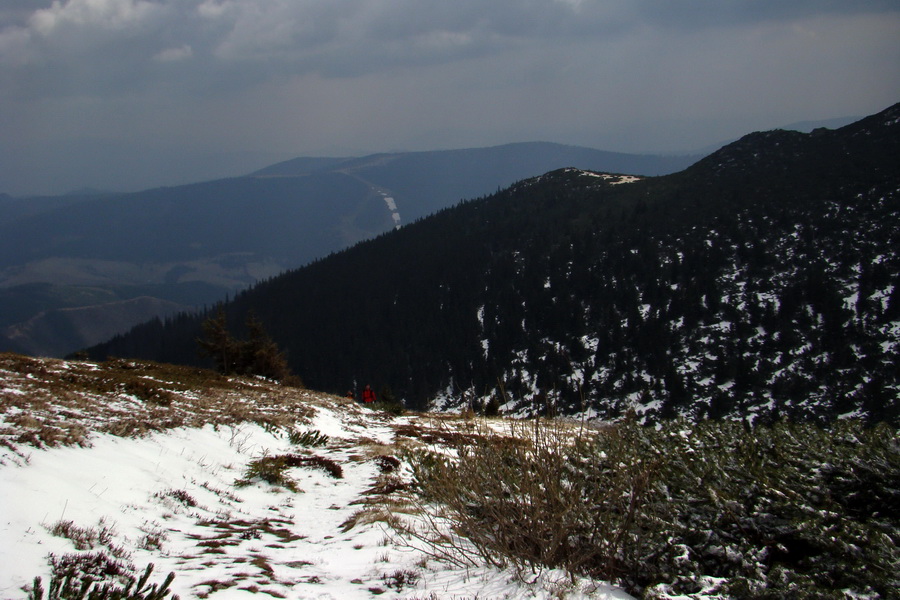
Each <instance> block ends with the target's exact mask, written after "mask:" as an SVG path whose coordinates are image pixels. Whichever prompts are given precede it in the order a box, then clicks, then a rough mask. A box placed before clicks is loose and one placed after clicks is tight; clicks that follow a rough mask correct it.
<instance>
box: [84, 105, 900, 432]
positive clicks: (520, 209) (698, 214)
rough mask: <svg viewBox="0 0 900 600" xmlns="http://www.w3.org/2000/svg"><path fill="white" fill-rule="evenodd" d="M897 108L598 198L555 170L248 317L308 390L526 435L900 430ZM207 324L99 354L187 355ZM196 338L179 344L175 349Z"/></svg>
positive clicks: (319, 265)
mask: <svg viewBox="0 0 900 600" xmlns="http://www.w3.org/2000/svg"><path fill="white" fill-rule="evenodd" d="M898 110H900V109H898V107H897V106H894V107H891V108H889V109H887V110H885V111H883V112H882V113H879V114H878V115H873V116H872V117H868V118H866V119H863V120H861V121H859V122H857V123H855V124H851V125H848V126H846V127H843V128H841V129H839V130H834V131H817V132H813V133H809V134H803V133H797V132H782V131H775V132H761V133H755V134H750V135H748V136H745V137H744V138H742V139H741V140H738V141H737V142H734V143H733V144H730V145H728V146H726V147H724V148H723V149H721V150H720V151H719V152H716V153H714V154H712V155H710V156H709V157H706V158H704V159H702V160H701V161H699V162H698V163H696V164H695V165H693V166H691V167H689V168H687V169H685V170H684V171H681V172H678V173H675V174H672V175H668V176H661V177H650V178H645V179H642V180H640V181H635V182H633V183H629V184H627V185H610V184H609V183H608V182H605V181H603V180H601V179H600V178H598V177H596V176H593V175H587V174H584V173H583V172H580V171H573V170H567V169H562V170H557V171H552V172H550V173H547V174H545V175H542V176H540V177H537V178H532V179H528V180H525V181H522V182H519V183H518V184H516V185H513V186H511V187H509V188H507V189H506V190H501V191H499V192H497V193H496V194H493V195H491V196H489V197H485V198H482V199H477V200H471V201H468V202H464V203H461V204H459V205H458V206H456V207H453V208H448V209H444V210H442V211H440V212H438V213H437V214H435V215H433V216H432V217H430V218H428V219H424V220H422V221H419V222H417V223H416V224H415V225H414V226H410V227H406V228H403V229H401V230H399V231H396V232H393V233H391V234H385V235H382V236H379V237H378V238H376V239H375V240H372V241H370V242H366V243H365V244H362V245H360V246H356V247H353V248H351V249H349V250H346V251H343V252H341V253H339V254H337V255H334V256H332V257H329V258H328V259H325V260H322V261H317V262H316V263H313V264H311V265H309V266H308V267H306V268H303V269H299V270H296V271H292V272H290V273H288V274H285V275H283V276H281V277H278V278H275V279H272V280H269V281H266V282H263V283H261V284H259V285H257V286H256V287H254V288H253V289H251V290H249V291H247V292H244V293H242V294H239V295H238V296H237V297H236V298H235V299H234V300H233V301H232V302H230V303H228V304H227V305H226V310H227V311H228V313H229V317H230V318H231V320H232V323H234V324H235V326H237V324H238V323H240V322H241V321H242V320H243V318H244V317H245V316H246V315H247V314H248V312H249V311H251V310H252V311H253V312H254V313H256V314H257V315H258V316H259V317H260V318H261V319H262V320H263V322H264V323H265V324H266V326H267V327H268V328H269V329H270V331H272V334H273V337H274V338H275V339H276V341H277V342H278V343H279V344H281V345H282V347H284V348H285V349H286V352H287V354H288V357H289V361H290V362H291V364H292V366H293V367H294V369H295V370H296V371H297V372H298V373H299V374H300V375H301V376H302V377H303V378H304V379H305V380H307V381H309V383H310V384H311V385H314V386H315V387H317V388H319V389H326V390H332V391H335V392H337V391H339V390H342V389H345V388H346V387H349V386H351V385H353V383H354V382H356V383H359V384H361V383H362V382H372V383H378V385H379V386H384V387H385V388H388V389H389V390H390V391H391V393H393V394H396V395H397V397H399V398H403V399H405V400H407V401H408V402H409V403H410V404H411V405H412V406H416V407H422V406H455V405H458V404H459V403H460V402H474V403H483V402H486V401H487V399H489V398H490V397H492V396H497V395H500V396H502V397H503V400H504V401H505V402H502V404H507V405H508V406H509V407H510V409H511V410H514V411H517V412H518V413H521V414H536V413H545V412H567V413H571V412H581V413H586V414H591V415H596V416H602V417H607V418H609V417H614V416H616V415H621V414H622V413H624V412H626V411H629V410H636V411H638V413H639V414H642V415H643V416H644V417H645V418H648V419H654V418H660V417H667V416H673V415H676V414H680V415H684V416H688V417H691V418H703V417H708V416H713V417H716V416H731V417H740V418H750V419H764V420H765V419H777V418H779V417H780V416H791V417H795V418H803V419H830V418H835V417H837V416H838V415H842V414H858V415H863V416H866V418H871V419H874V420H877V419H887V420H891V421H893V420H896V419H897V418H898V405H897V404H898V403H897V401H896V390H897V389H898V381H897V374H896V373H895V372H894V369H893V365H895V364H896V359H897V356H896V355H897V352H898V349H900V338H898V336H900V324H898V321H897V319H898V318H900V256H898V253H897V251H896V248H900V231H898V225H897V223H898V219H897V212H898V207H897V205H898V202H900V198H898V189H900V160H898V155H900V153H898V149H900V135H898V130H897V127H896V125H897V117H896V115H897V112H898ZM200 319H201V317H195V318H193V320H192V318H185V319H184V320H182V321H180V322H179V323H178V326H179V327H181V328H182V329H181V330H179V329H178V327H176V326H175V324H165V323H157V324H155V325H152V324H151V325H148V326H146V327H144V328H143V329H141V330H140V331H135V332H134V333H133V335H132V336H130V337H127V338H126V337H123V338H119V339H117V340H114V341H111V342H110V343H109V344H107V345H105V346H103V347H101V348H96V349H94V350H93V353H94V356H95V357H102V356H103V354H104V353H113V354H116V353H122V354H124V355H129V353H136V354H135V355H137V356H141V354H140V353H139V352H138V344H137V340H138V339H139V338H140V337H141V336H146V340H147V342H148V344H149V345H150V346H148V347H159V345H160V344H161V343H162V340H166V342H165V343H166V344H167V345H168V347H170V348H172V347H175V346H178V342H177V340H181V342H180V343H181V344H183V345H184V346H185V347H184V349H183V350H182V353H181V356H179V357H175V356H174V354H170V355H153V356H146V355H143V356H145V357H148V358H156V359H162V360H176V361H178V360H183V361H189V360H191V359H190V358H188V357H187V354H188V353H189V350H188V349H187V347H186V346H187V345H189V344H190V343H191V342H190V340H193V339H194V338H196V336H197V335H198V331H199V329H198V328H199V321H200ZM189 332H190V333H189Z"/></svg>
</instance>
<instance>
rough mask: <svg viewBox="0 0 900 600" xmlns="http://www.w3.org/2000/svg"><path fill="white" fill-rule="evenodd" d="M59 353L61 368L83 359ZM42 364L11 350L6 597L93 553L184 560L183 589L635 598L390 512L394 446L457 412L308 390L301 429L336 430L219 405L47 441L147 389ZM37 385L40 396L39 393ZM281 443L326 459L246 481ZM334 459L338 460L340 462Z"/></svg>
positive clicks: (3, 566) (2, 519) (159, 562)
mask: <svg viewBox="0 0 900 600" xmlns="http://www.w3.org/2000/svg"><path fill="white" fill-rule="evenodd" d="M47 364H48V365H50V367H49V368H48V370H49V371H52V372H53V373H55V375H54V377H56V376H57V375H58V376H60V377H63V378H64V377H66V376H67V374H66V371H67V370H68V369H72V368H73V367H72V366H71V363H63V362H60V361H54V362H52V363H47ZM79 368H83V369H85V370H88V369H90V368H91V367H88V366H87V365H86V364H85V365H83V366H82V367H79ZM44 376H46V375H44ZM68 376H69V377H70V379H71V378H72V377H74V376H72V375H68ZM95 376H96V377H101V376H102V374H100V373H98V374H96V375H95ZM40 377H41V376H40V375H36V374H34V373H28V374H25V375H22V374H21V373H18V372H17V373H13V372H12V371H10V370H4V369H3V367H2V365H0V409H2V412H0V432H2V433H3V434H4V435H3V436H2V443H3V445H2V447H0V451H2V454H0V458H2V461H0V462H2V464H0V490H2V494H0V515H2V516H0V597H2V598H24V597H25V595H26V589H27V587H28V586H29V585H30V584H31V583H32V580H33V578H34V577H35V576H38V575H39V576H41V577H42V579H43V581H44V585H45V587H46V583H47V581H48V580H49V574H50V558H51V557H55V559H56V560H61V559H63V557H65V556H66V555H72V554H82V555H84V554H91V553H93V554H95V555H103V556H105V557H107V558H106V560H108V561H118V562H119V563H120V565H124V566H125V567H126V568H130V569H133V570H134V571H135V572H136V573H138V574H140V573H142V572H143V571H144V569H145V567H146V565H147V564H150V563H153V564H154V565H155V570H154V575H153V576H152V578H151V582H152V583H160V582H162V580H163V579H164V577H165V575H166V574H168V573H169V572H174V573H175V579H174V581H173V583H172V586H171V590H172V592H174V593H175V594H177V595H179V596H180V597H181V598H206V597H213V598H217V599H227V598H238V597H250V595H255V594H259V593H263V594H266V595H268V596H273V597H276V598H321V599H328V598H334V599H353V598H373V597H379V596H382V595H383V597H388V598H406V599H431V600H441V599H463V598H466V599H469V598H479V599H494V598H535V599H550V598H568V599H573V600H577V599H587V598H596V599H625V598H630V596H628V595H627V594H625V593H624V592H623V591H621V590H619V589H617V588H614V587H611V586H608V585H606V584H604V583H603V582H591V581H586V580H581V581H576V582H574V583H573V582H572V581H571V580H570V579H569V578H568V577H567V576H565V575H564V574H562V573H559V572H544V573H541V574H540V575H539V576H537V575H531V576H521V575H517V574H516V573H515V572H513V571H511V570H510V571H504V570H498V569H493V568H487V567H484V568H469V569H460V568H455V567H452V566H449V565H447V564H445V563H441V562H438V561H435V560H432V559H430V558H429V556H428V555H427V553H426V552H423V551H422V550H421V549H416V548H413V547H412V546H411V545H410V544H409V543H407V542H404V541H403V539H402V538H401V537H399V536H398V535H397V534H396V533H395V531H394V530H393V529H391V528H390V527H389V526H388V525H387V524H386V521H388V520H389V519H388V518H387V517H383V516H382V517H379V515H383V514H384V512H383V510H382V509H383V507H384V506H389V505H390V503H389V502H387V501H386V494H387V493H388V492H386V491H385V486H384V485H379V484H384V482H385V481H386V480H388V479H392V480H394V481H396V480H402V479H403V478H404V477H406V476H408V470H407V468H406V466H405V465H404V464H402V463H399V464H397V463H396V461H393V460H386V459H385V458H384V457H385V456H400V457H402V453H400V452H398V449H399V448H400V447H401V446H402V445H404V444H413V443H422V442H421V440H415V439H412V438H410V437H404V436H408V435H409V432H410V431H412V430H417V431H425V430H428V429H442V430H446V428H447V427H453V426H455V425H453V424H452V422H453V421H452V420H450V419H447V418H446V417H429V416H427V415H410V416H402V417H388V416H386V415H383V414H381V413H376V412H372V411H368V410H366V409H364V408H362V407H360V406H358V405H356V404H354V403H352V402H348V401H344V402H341V401H340V399H337V398H334V397H331V396H326V395H316V394H312V393H309V392H304V394H305V396H304V398H305V404H304V406H305V408H306V409H307V410H305V411H304V414H303V418H302V419H298V421H297V426H296V427H295V428H293V431H295V432H297V433H303V432H319V433H320V434H323V435H324V436H327V442H326V443H325V444H324V445H321V446H313V447H303V446H298V445H297V444H295V443H292V441H291V439H290V438H289V436H288V435H287V430H286V429H284V428H278V427H273V426H271V425H265V424H259V423H258V422H252V421H241V420H239V419H235V420H232V421H231V422H228V423H220V422H217V421H216V420H215V419H209V422H207V423H205V424H204V423H202V422H197V423H194V422H191V423H190V424H189V425H187V426H178V427H174V428H160V429H159V430H156V431H151V432H150V433H145V434H143V435H140V436H137V437H132V436H116V435H113V434H111V433H98V432H96V431H95V432H90V431H88V432H87V433H86V434H85V438H84V440H82V442H81V445H77V444H76V445H56V446H54V447H47V446H46V445H45V444H37V446H41V447H36V446H35V445H33V444H31V445H29V444H27V443H23V440H25V441H27V439H29V438H28V437H27V436H25V437H23V436H22V433H23V430H24V429H28V428H29V427H30V428H31V429H32V430H34V429H35V428H38V427H49V426H54V427H56V426H60V423H61V421H65V420H66V419H70V420H73V421H78V422H86V419H89V418H93V419H94V420H95V422H99V421H97V420H96V419H97V416H98V415H97V414H96V413H97V412H98V411H107V410H108V411H111V412H110V414H113V413H116V414H120V413H123V412H125V413H127V412H128V411H129V406H132V407H134V406H137V401H136V399H135V398H134V397H129V396H127V395H121V394H120V395H118V396H117V395H116V394H114V393H113V394H106V396H102V395H100V396H98V397H97V398H94V399H93V400H98V401H102V402H98V403H95V404H92V405H90V406H89V407H84V406H82V405H79V406H75V404H78V403H75V402H74V401H71V402H70V403H71V404H72V406H71V407H70V408H69V409H66V408H65V406H66V404H67V401H66V400H65V398H71V393H70V392H71V390H68V391H66V392H65V393H63V392H59V393H58V394H56V396H55V397H54V398H55V400H54V399H53V398H49V399H48V397H46V396H41V395H40V394H37V393H36V392H35V390H37V389H40V388H41V384H40V382H39V381H38V380H39V379H40ZM50 387H52V386H50ZM260 387H261V388H262V392H261V393H263V394H266V393H271V390H268V388H266V387H265V386H262V385H261V386H260ZM248 393H249V392H248ZM173 394H174V392H173ZM29 397H30V398H32V399H35V398H36V399H37V400H35V403H34V404H33V405H32V406H31V407H29V404H28V403H29ZM173 397H175V398H176V400H175V401H174V402H172V404H170V405H169V406H168V407H167V410H176V406H177V405H179V403H180V401H181V400H184V402H196V401H197V397H196V392H187V391H184V390H181V391H179V392H177V394H175V396H173ZM255 400H258V398H255ZM144 404H146V403H144ZM233 404H234V402H233V403H232V405H230V406H229V410H231V411H232V412H234V411H235V410H236V409H235V408H234V405H233ZM181 410H185V409H184V407H183V406H182V407H181ZM136 411H137V409H135V408H132V410H131V413H132V414H135V413H136ZM26 414H27V415H28V418H25V417H24V415H26ZM54 419H56V420H54ZM182 420H184V419H182ZM403 432H405V433H403ZM17 435H18V436H19V437H16V436H17ZM31 439H34V438H33V437H32V438H31ZM294 441H295V442H296V438H295V440H294ZM279 455H298V456H304V457H315V462H314V464H312V465H311V466H309V465H308V466H302V467H295V468H291V469H289V470H288V471H286V474H287V475H288V476H289V477H290V479H291V480H292V481H293V484H294V485H293V486H291V485H290V484H288V487H295V489H296V491H292V490H290V489H287V487H285V486H284V485H282V486H279V485H272V484H270V483H267V482H265V481H262V480H261V479H259V478H250V481H249V482H248V484H247V485H243V486H238V485H236V481H238V480H240V479H244V478H247V475H248V473H247V470H248V466H249V465H250V464H251V462H252V461H258V460H259V459H260V458H262V457H266V456H269V457H273V456H279ZM322 465H338V466H339V467H340V471H341V473H339V475H340V477H336V476H335V475H336V474H337V473H335V470H334V468H332V469H331V471H330V472H329V471H328V470H327V469H325V468H320V467H321V466H322ZM376 506H378V507H379V508H378V509H375V507H376ZM402 518H406V519H415V518H416V516H415V515H414V514H404V515H403V516H402ZM76 544H80V545H81V548H80V549H76Z"/></svg>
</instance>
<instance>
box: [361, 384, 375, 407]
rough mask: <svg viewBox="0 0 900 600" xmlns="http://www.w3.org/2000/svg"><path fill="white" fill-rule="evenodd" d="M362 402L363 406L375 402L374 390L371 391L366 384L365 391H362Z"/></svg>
mask: <svg viewBox="0 0 900 600" xmlns="http://www.w3.org/2000/svg"><path fill="white" fill-rule="evenodd" d="M362 401H363V404H371V403H372V402H375V390H373V389H372V388H371V387H370V386H369V385H368V384H366V389H364V390H363V393H362Z"/></svg>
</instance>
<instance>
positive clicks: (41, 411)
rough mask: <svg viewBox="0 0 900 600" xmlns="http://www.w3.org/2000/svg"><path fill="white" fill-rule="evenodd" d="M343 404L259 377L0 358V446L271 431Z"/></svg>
mask: <svg viewBox="0 0 900 600" xmlns="http://www.w3.org/2000/svg"><path fill="white" fill-rule="evenodd" d="M342 403H346V401H345V400H343V399H340V398H337V397H334V396H329V395H328V394H321V393H316V392H311V391H308V390H303V389H299V388H293V387H288V386H283V385H279V384H277V383H274V382H271V381H266V380H262V379H258V378H247V377H225V376H223V375H220V374H219V373H216V372H214V371H210V370H206V369H198V368H193V367H184V366H176V365H167V364H159V363H154V362H149V361H131V360H128V361H126V360H119V359H114V360H110V361H107V362H105V363H91V362H77V361H61V360H54V359H45V358H31V357H26V356H21V355H18V354H11V353H0V445H2V446H4V447H6V448H7V449H9V450H11V451H12V452H13V454H14V455H15V454H17V455H19V456H24V455H25V453H24V451H23V450H22V449H21V447H22V446H32V447H36V448H44V447H54V446H71V445H89V443H90V442H89V437H90V435H91V433H94V432H101V433H109V434H112V435H117V436H123V437H125V436H128V437H134V436H141V435H145V434H147V433H150V432H153V431H163V430H167V429H172V428H176V427H202V426H203V425H207V424H213V425H234V424H237V423H245V422H254V423H259V424H261V425H263V426H266V427H270V428H272V429H276V430H285V431H289V430H292V429H293V428H294V427H296V426H297V425H304V424H308V423H309V420H310V417H311V416H312V415H313V414H314V409H313V408H311V406H312V405H315V404H319V405H322V404H327V405H330V406H336V405H341V404H342Z"/></svg>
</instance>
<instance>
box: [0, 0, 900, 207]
mask: <svg viewBox="0 0 900 600" xmlns="http://www.w3.org/2000/svg"><path fill="white" fill-rule="evenodd" d="M898 40H900V5H898V3H897V2H896V1H895V0H891V1H888V0H860V1H857V2H846V1H836V0H796V1H791V2H784V1H783V0H779V1H775V0H747V1H738V2H722V1H720V0H690V1H687V0H671V1H666V2H659V1H658V0H653V1H651V0H489V1H486V0H458V1H456V2H422V1H421V0H328V1H321V0H56V1H55V2H54V1H51V0H3V3H2V5H0V112H2V113H3V114H4V116H6V115H9V117H7V118H6V119H4V120H3V121H0V161H2V158H3V154H6V155H11V154H13V153H15V152H16V149H17V148H19V149H21V148H22V147H26V146H27V147H34V148H37V147H38V146H40V145H41V144H52V143H53V141H54V140H60V139H67V140H78V139H82V138H88V137H90V138H99V139H104V140H109V141H116V143H117V144H119V143H120V145H121V146H122V147H123V148H125V147H128V145H129V144H133V145H134V147H135V148H139V147H140V145H141V144H144V145H145V146H146V145H154V147H157V148H172V147H176V148H179V149H180V151H181V152H188V150H186V149H185V146H187V145H190V146H191V148H192V149H191V150H190V152H194V153H195V154H198V155H199V154H203V153H204V152H207V151H211V150H216V151H219V150H221V149H222V148H223V147H224V148H227V149H231V150H235V151H251V152H261V151H266V152H268V151H270V150H272V149H277V151H278V152H295V153H297V154H323V153H334V152H335V151H338V150H345V151H351V150H354V149H355V150H359V151H377V150H386V149H395V148H398V147H407V148H408V147H416V148H419V149H421V148H426V147H434V148H437V147H450V146H453V145H462V144H472V145H475V144H478V145H484V144H491V143H504V142H508V141H516V140H526V139H550V140H552V141H560V142H565V143H581V144H590V145H603V146H607V147H608V149H614V150H618V149H621V150H638V149H643V150H655V149H665V150H671V149H674V148H685V149H690V148H692V147H697V146H700V145H706V144H709V143H714V142H715V141H718V140H721V139H724V138H728V137H730V136H732V135H739V134H740V133H743V132H744V129H745V128H754V127H770V126H778V125H781V124H784V123H787V122H792V121H799V120H805V119H812V118H827V117H836V116H843V115H845V114H865V113H867V112H871V111H874V110H878V109H880V108H883V107H884V106H885V105H887V104H890V103H892V102H894V101H897V99H898V98H897V96H900V93H898V92H900V68H898V67H897V66H896V65H897V64H900V42H898ZM650 123H652V125H649V124H650ZM185 140H188V142H186V141H185ZM123 152H125V150H123ZM136 152H138V150H136ZM182 162H184V161H182ZM21 170H22V169H18V170H17V172H18V171H21ZM26 170H27V169H26ZM7 175H8V174H4V173H0V191H3V189H4V187H6V188H7V189H12V187H11V186H9V184H5V183H4V179H3V178H4V177H7ZM35 177H36V178H37V176H35ZM165 181H166V180H165V178H164V177H161V183H162V182H165ZM95 183H96V182H92V181H86V182H83V183H79V185H86V184H92V185H93V184H95ZM73 187H75V186H73Z"/></svg>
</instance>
